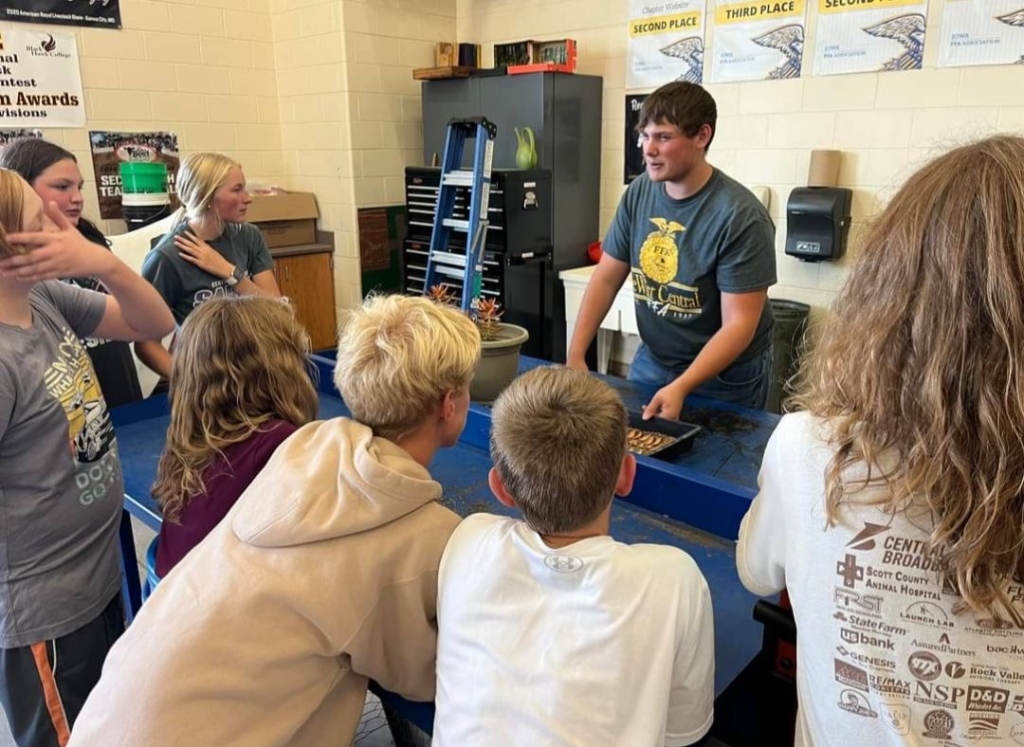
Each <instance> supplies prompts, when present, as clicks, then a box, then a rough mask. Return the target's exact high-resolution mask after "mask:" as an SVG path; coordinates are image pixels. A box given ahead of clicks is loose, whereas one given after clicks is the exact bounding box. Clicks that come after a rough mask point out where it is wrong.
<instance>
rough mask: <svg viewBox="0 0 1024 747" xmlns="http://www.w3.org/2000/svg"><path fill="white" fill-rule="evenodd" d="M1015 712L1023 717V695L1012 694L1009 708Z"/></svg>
mask: <svg viewBox="0 0 1024 747" xmlns="http://www.w3.org/2000/svg"><path fill="white" fill-rule="evenodd" d="M1008 710H1010V711H1013V712H1014V713H1016V714H1019V715H1020V717H1021V718H1024V695H1014V696H1013V702H1012V703H1010V707H1009V709H1008Z"/></svg>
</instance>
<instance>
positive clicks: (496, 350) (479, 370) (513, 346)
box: [427, 283, 530, 402]
mask: <svg viewBox="0 0 1024 747" xmlns="http://www.w3.org/2000/svg"><path fill="white" fill-rule="evenodd" d="M427 295H428V296H429V297H430V298H431V299H432V300H434V301H436V302H437V303H442V304H446V305H451V306H454V305H455V304H456V303H457V301H458V297H457V296H456V295H455V294H453V293H452V292H451V290H450V289H449V288H448V286H447V285H445V284H444V283H441V284H440V285H435V286H433V287H432V288H431V289H430V291H429V293H428V294H427ZM504 313H505V312H504V310H503V309H502V308H501V304H499V303H498V302H497V301H495V300H494V299H491V298H481V299H480V300H479V301H478V302H477V307H476V309H475V310H474V311H470V312H469V315H470V317H471V318H472V319H473V321H474V322H476V326H477V329H479V330H480V340H481V346H482V350H481V353H480V363H478V364H477V367H476V375H475V376H474V377H473V382H472V383H471V384H470V386H469V396H470V399H473V400H475V401H477V402H493V401H494V400H495V399H496V398H497V396H498V395H499V394H500V393H501V390H502V389H504V388H505V387H506V386H508V385H509V382H511V381H512V379H514V378H515V377H516V372H517V371H518V370H519V351H520V349H521V348H522V347H523V344H524V343H525V342H526V341H527V340H528V339H530V333H529V332H528V331H527V330H526V329H524V328H523V327H520V326H519V325H517V324H509V323H508V322H503V321H501V317H502V315H503V314H504Z"/></svg>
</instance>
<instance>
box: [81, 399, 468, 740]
mask: <svg viewBox="0 0 1024 747" xmlns="http://www.w3.org/2000/svg"><path fill="white" fill-rule="evenodd" d="M440 497H441V486H440V485H439V484H438V483H436V482H434V481H433V480H431V479H430V475H429V474H428V472H427V470H426V469H424V468H423V467H422V466H421V465H420V464H418V463H416V462H415V461H413V459H412V458H411V457H410V456H409V455H408V454H407V453H406V452H405V451H403V450H402V449H400V448H398V447H397V446H395V445H394V444H393V443H391V442H389V441H386V440H383V439H379V438H374V437H373V434H372V433H371V432H370V430H369V429H368V428H366V427H365V426H363V425H360V424H358V423H356V422H354V421H351V420H348V419H344V418H339V419H335V420H330V421H326V422H317V423H311V424H310V425H307V426H306V427H304V428H302V429H300V430H299V431H297V432H296V433H295V434H293V435H292V436H291V438H289V439H288V440H287V441H285V442H284V444H282V445H281V446H280V447H279V448H278V450H277V451H276V452H275V454H274V456H273V457H272V458H271V460H270V462H269V463H268V464H267V466H266V467H265V468H264V470H263V471H262V472H261V473H260V474H259V476H257V478H256V479H255V480H254V481H253V483H252V484H251V485H250V486H249V488H248V490H246V491H245V493H243V494H242V496H241V498H240V499H239V501H238V503H237V504H236V505H235V506H234V508H233V509H232V510H231V512H230V513H229V514H228V515H227V517H225V519H224V520H223V521H222V522H221V523H220V524H219V525H218V526H217V527H216V529H214V531H213V532H211V533H210V534H209V536H208V537H207V538H206V539H205V540H204V541H203V542H202V543H200V544H199V545H198V546H197V547H196V548H195V549H194V550H192V552H191V553H189V554H188V556H186V557H185V559H184V560H183V561H182V562H181V563H180V564H178V566H176V567H175V569H174V570H173V571H172V572H171V573H170V574H168V576H167V578H165V579H164V580H163V581H161V582H160V585H159V586H158V587H157V590H156V593H155V594H154V595H153V596H152V597H150V598H149V600H147V602H146V603H145V604H144V605H143V607H142V610H141V612H140V614H139V616H138V617H137V618H136V619H135V622H133V623H132V625H131V627H130V628H129V629H128V631H127V632H126V633H125V634H124V636H123V637H122V638H121V639H120V640H119V641H118V642H117V644H115V646H114V647H113V649H112V650H111V652H110V655H109V657H108V658H107V661H106V664H105V665H104V667H103V675H102V677H101V679H100V682H99V684H98V685H97V686H96V689H95V690H94V691H93V693H92V695H91V696H90V697H89V699H88V701H87V702H86V704H85V707H84V708H83V710H82V712H81V714H80V715H79V717H78V719H77V721H76V722H75V725H74V728H73V732H72V735H71V742H70V745H71V746H72V747H111V746H113V745H131V746H132V747H148V746H149V745H160V747H177V746H179V745H180V746H181V747H185V746H186V745H187V746H188V747H228V746H229V745H244V746H245V747H262V746H266V747H270V745H302V746H303V747H307V746H308V747H317V746H319V745H325V746H326V745H330V746H331V747H338V745H347V744H350V743H351V741H352V738H353V735H354V734H355V729H356V725H357V724H358V722H359V716H360V712H361V711H362V707H363V699H364V697H365V693H366V685H367V678H372V679H374V680H376V681H377V682H379V683H380V684H381V685H382V686H383V687H385V688H386V689H388V690H392V691H394V692H397V693H399V694H401V695H404V696H405V697H407V698H410V699H412V700H431V699H432V698H433V696H434V649H435V635H436V629H435V601H436V597H437V567H438V563H439V562H440V559H441V552H442V551H443V549H444V546H445V543H446V542H447V540H448V537H449V536H450V535H451V533H452V531H453V530H454V529H455V526H456V524H457V523H458V521H459V519H458V516H456V515H455V514H454V513H452V512H451V511H449V510H448V509H446V508H444V507H443V506H441V505H439V504H438V503H436V501H437V500H438V499H439V498H440Z"/></svg>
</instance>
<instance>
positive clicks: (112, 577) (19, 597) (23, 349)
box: [0, 281, 124, 648]
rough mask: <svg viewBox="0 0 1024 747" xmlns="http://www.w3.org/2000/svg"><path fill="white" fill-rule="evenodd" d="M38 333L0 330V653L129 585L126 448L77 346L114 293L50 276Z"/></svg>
mask: <svg viewBox="0 0 1024 747" xmlns="http://www.w3.org/2000/svg"><path fill="white" fill-rule="evenodd" d="M29 303H30V305H31V307H32V326H31V327H30V328H29V329H20V328H18V327H12V326H9V325H6V324H0V465H3V467H2V469H0V511H2V512H3V520H2V521H0V648H16V647H20V646H27V645H29V644H32V643H37V642H39V641H44V640H49V639H51V638H58V637H60V636H63V635H66V634H68V633H71V632H72V631H75V630H77V629H78V628H80V627H82V625H84V624H85V623H87V622H89V621H90V620H92V619H94V618H95V617H97V616H98V615H99V614H100V612H102V611H103V608H104V607H105V606H106V605H107V604H108V603H109V602H110V600H111V599H112V598H113V597H114V595H115V594H117V591H118V589H119V588H120V586H121V567H120V561H119V556H118V550H117V531H118V526H119V522H120V516H121V505H122V503H123V501H124V485H123V480H122V477H121V465H120V462H119V461H118V456H117V441H116V440H115V438H114V429H113V426H112V425H111V422H110V416H109V414H108V412H107V403H106V401H105V400H104V399H103V394H102V393H101V391H100V386H99V382H98V380H97V378H96V374H95V373H94V372H93V367H92V364H91V363H90V361H89V355H88V354H87V353H86V350H85V347H83V345H82V343H81V342H80V340H81V339H82V338H86V337H89V336H90V335H91V334H92V332H93V330H95V329H96V325H97V324H99V322H100V320H101V319H102V318H103V310H104V307H105V304H106V297H105V296H104V295H102V294H100V293H96V292H94V291H88V290H83V289H81V288H78V287H75V286H73V285H69V284H66V283H60V282H57V281H47V282H43V283H39V284H37V285H36V286H35V287H34V288H33V289H32V290H31V291H30V292H29Z"/></svg>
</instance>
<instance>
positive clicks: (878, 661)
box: [836, 646, 896, 669]
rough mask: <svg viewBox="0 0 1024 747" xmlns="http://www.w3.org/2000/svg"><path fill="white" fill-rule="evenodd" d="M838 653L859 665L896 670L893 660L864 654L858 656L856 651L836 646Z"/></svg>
mask: <svg viewBox="0 0 1024 747" xmlns="http://www.w3.org/2000/svg"><path fill="white" fill-rule="evenodd" d="M836 651H838V652H839V655H840V656H843V657H845V658H847V659H851V660H853V661H855V662H857V663H858V664H866V665H868V666H871V667H874V668H875V669H895V668H896V662H894V661H893V660H892V659H883V658H882V657H880V656H865V655H864V654H858V653H857V652H856V651H850V650H849V649H848V648H846V646H836Z"/></svg>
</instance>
